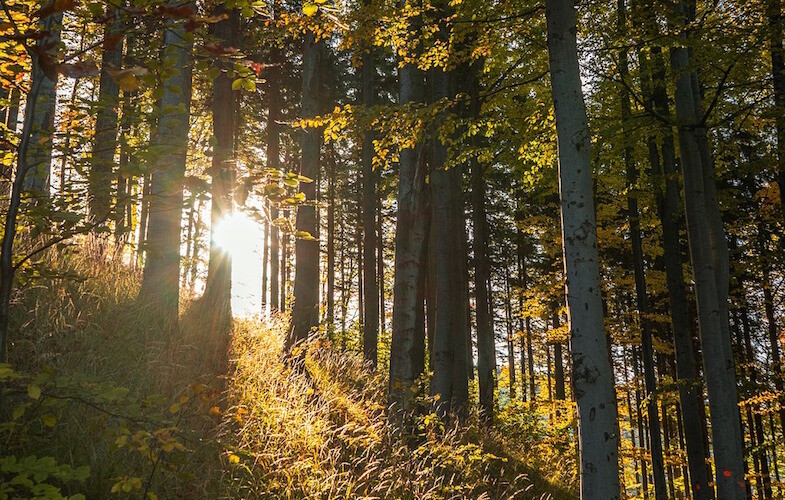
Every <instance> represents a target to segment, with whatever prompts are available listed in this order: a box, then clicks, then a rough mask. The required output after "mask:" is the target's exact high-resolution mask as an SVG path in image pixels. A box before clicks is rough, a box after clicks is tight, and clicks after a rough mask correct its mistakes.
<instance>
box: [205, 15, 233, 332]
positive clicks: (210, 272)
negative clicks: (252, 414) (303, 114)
mask: <svg viewBox="0 0 785 500" xmlns="http://www.w3.org/2000/svg"><path fill="white" fill-rule="evenodd" d="M223 11H224V9H223V8H219V9H218V13H219V14H221V13H224V12H223ZM236 25H237V11H232V12H229V13H228V17H227V18H226V19H223V20H222V21H219V22H218V23H216V24H215V28H214V36H215V37H216V39H217V40H218V43H219V44H221V45H222V46H224V47H230V46H231V45H232V43H233V42H234V38H235V36H236V34H235V31H236ZM219 69H220V73H219V74H218V76H216V77H215V79H214V80H213V135H214V136H215V147H214V148H213V161H212V166H211V168H210V176H211V177H212V186H211V194H212V203H211V204H210V235H211V237H210V242H211V243H210V257H209V261H208V266H207V283H206V285H205V289H204V295H203V296H202V302H203V304H204V308H203V309H204V310H205V311H208V314H209V317H210V323H211V324H210V326H211V327H212V329H214V330H218V331H219V332H220V333H226V332H228V330H229V328H230V327H231V321H232V256H231V255H230V254H229V252H228V251H227V250H226V249H225V248H221V247H220V246H218V245H216V244H215V231H216V229H218V227H219V225H220V224H221V223H222V222H224V220H225V219H226V218H227V217H230V216H231V214H232V213H233V212H234V178H235V158H234V128H235V127H234V125H235V124H234V122H235V116H234V110H235V106H234V102H235V95H234V91H233V90H232V80H231V78H229V76H228V75H227V73H226V72H227V71H228V69H229V65H228V63H226V62H221V63H220V64H219Z"/></svg>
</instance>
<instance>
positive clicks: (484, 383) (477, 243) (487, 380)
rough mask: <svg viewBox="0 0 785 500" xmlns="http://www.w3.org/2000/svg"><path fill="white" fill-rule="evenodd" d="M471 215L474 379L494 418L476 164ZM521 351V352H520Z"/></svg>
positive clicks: (484, 409) (483, 406)
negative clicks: (475, 324)
mask: <svg viewBox="0 0 785 500" xmlns="http://www.w3.org/2000/svg"><path fill="white" fill-rule="evenodd" d="M471 168H472V171H471V180H472V204H473V207H472V208H473V209H472V215H473V217H474V221H473V224H474V293H475V303H476V304H477V305H476V314H477V378H478V384H479V392H480V412H481V414H482V417H483V418H484V419H486V420H487V421H491V420H492V419H493V389H494V374H495V373H496V343H495V342H494V338H493V325H492V324H491V311H490V307H489V305H490V303H489V301H488V277H489V269H488V268H489V266H488V244H489V241H488V218H487V215H486V213H485V179H483V171H482V167H481V165H480V163H479V162H477V161H474V162H472V165H471ZM521 352H523V349H521Z"/></svg>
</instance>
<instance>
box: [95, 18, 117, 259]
mask: <svg viewBox="0 0 785 500" xmlns="http://www.w3.org/2000/svg"><path fill="white" fill-rule="evenodd" d="M107 15H109V16H111V17H112V21H111V22H110V23H107V25H106V26H105V27H104V47H103V53H102V55H101V78H100V81H99V91H98V103H97V107H98V114H97V116H96V119H95V138H94V140H93V157H92V162H91V165H90V174H89V176H88V186H89V187H88V190H89V192H88V195H89V208H90V218H91V219H92V220H93V221H98V220H100V219H102V218H105V217H106V216H107V215H108V214H109V212H110V211H111V210H112V180H114V174H113V172H112V170H113V167H114V156H115V151H116V149H117V106H118V104H119V100H120V85H119V84H118V83H117V82H116V81H115V79H114V78H112V75H111V73H110V72H111V71H117V70H119V69H120V68H121V66H122V58H123V43H122V40H121V41H120V42H119V43H118V42H117V40H116V36H117V35H118V34H119V33H121V32H122V29H123V26H122V23H121V21H120V10H119V9H111V8H110V9H108V10H107ZM120 188H121V186H119V185H118V186H117V199H118V201H119V199H120V198H121V196H122V194H121V189H120ZM101 253H103V249H101Z"/></svg>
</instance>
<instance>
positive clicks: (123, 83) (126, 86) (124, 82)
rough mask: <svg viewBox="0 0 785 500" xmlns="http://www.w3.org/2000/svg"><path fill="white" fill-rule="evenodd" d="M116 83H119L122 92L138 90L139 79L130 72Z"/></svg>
mask: <svg viewBox="0 0 785 500" xmlns="http://www.w3.org/2000/svg"><path fill="white" fill-rule="evenodd" d="M117 84H118V85H120V88H121V89H123V92H135V91H137V90H139V79H138V78H136V77H135V76H134V75H132V74H127V75H124V76H123V77H122V78H120V80H119V81H118V82H117Z"/></svg>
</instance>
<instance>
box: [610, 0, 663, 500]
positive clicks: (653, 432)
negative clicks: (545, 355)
mask: <svg viewBox="0 0 785 500" xmlns="http://www.w3.org/2000/svg"><path fill="white" fill-rule="evenodd" d="M617 5H618V28H619V31H620V32H621V33H626V29H627V26H626V25H627V21H626V19H627V13H626V6H625V0H618V4H617ZM619 78H620V79H621V81H622V82H626V81H627V80H628V79H629V71H628V62H627V49H626V48H623V49H622V50H621V51H620V52H619ZM630 114H631V111H630V96H629V93H628V92H627V91H626V90H623V91H622V95H621V120H622V123H621V126H622V135H623V136H624V165H625V169H626V172H627V217H628V219H629V223H630V242H631V245H632V260H633V270H634V275H635V299H636V302H637V307H638V321H639V325H640V330H641V353H642V357H643V372H644V380H645V388H646V402H647V403H646V410H647V415H648V417H649V442H650V443H651V462H652V472H653V474H654V496H655V498H656V499H657V500H666V499H667V498H668V491H667V480H666V477H665V462H664V460H663V456H662V436H661V434H660V418H659V413H658V411H657V397H656V390H657V378H656V374H655V372H654V348H653V346H652V327H651V321H649V297H648V292H647V290H646V271H645V262H644V255H643V245H642V243H641V229H640V214H639V212H638V198H637V197H636V194H635V191H636V190H637V188H638V186H637V184H638V168H637V165H636V164H635V158H633V149H634V144H633V143H632V142H631V141H632V139H631V138H630V135H629V131H628V130H627V129H628V120H629V119H630Z"/></svg>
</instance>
